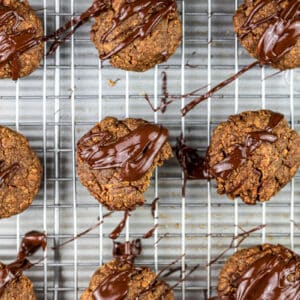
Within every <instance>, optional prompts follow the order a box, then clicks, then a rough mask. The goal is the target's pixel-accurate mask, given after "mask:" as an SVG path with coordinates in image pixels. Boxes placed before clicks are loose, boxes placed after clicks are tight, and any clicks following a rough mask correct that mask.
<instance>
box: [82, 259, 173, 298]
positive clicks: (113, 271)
mask: <svg viewBox="0 0 300 300" xmlns="http://www.w3.org/2000/svg"><path fill="white" fill-rule="evenodd" d="M94 299H124V300H136V299H139V300H160V299H164V300H173V299H174V295H173V290H172V289H171V288H170V286H169V285H168V284H167V283H165V282H164V281H161V280H158V279H157V276H156V274H155V273H153V272H152V271H151V270H150V269H149V268H148V267H135V266H134V265H133V264H132V263H130V262H128V261H120V260H112V261H111V262H109V263H107V264H105V265H103V266H102V267H100V268H99V269H98V270H97V271H96V272H95V273H94V275H93V276H92V278H91V281H90V284H89V287H88V288H87V289H86V290H85V291H84V293H83V294H82V296H81V297H80V300H94Z"/></svg>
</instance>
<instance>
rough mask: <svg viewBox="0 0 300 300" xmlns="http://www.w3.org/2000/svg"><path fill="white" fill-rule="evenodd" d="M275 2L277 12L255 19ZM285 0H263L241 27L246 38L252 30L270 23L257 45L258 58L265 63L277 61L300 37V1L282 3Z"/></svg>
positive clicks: (243, 36)
mask: <svg viewBox="0 0 300 300" xmlns="http://www.w3.org/2000/svg"><path fill="white" fill-rule="evenodd" d="M271 2H275V3H276V5H277V7H276V12H275V13H272V14H270V15H269V16H267V17H264V18H262V19H260V20H258V21H255V22H254V21H253V19H254V18H255V16H256V15H257V13H258V12H259V11H260V10H261V9H263V8H264V7H265V6H266V5H267V4H269V3H271ZM282 2H284V1H283V0H275V1H271V0H261V1H259V2H258V3H257V4H256V5H255V6H254V8H253V9H252V11H251V13H250V15H249V16H248V17H247V19H246V21H245V23H244V24H243V26H242V27H241V29H242V31H243V33H242V34H241V35H240V38H241V39H243V38H245V37H246V36H247V35H248V34H249V33H250V32H252V31H253V30H254V29H256V28H257V27H259V26H260V25H262V24H264V23H267V22H268V23H270V25H269V26H268V27H267V29H266V30H265V32H264V33H263V35H262V36H261V38H260V40H259V42H258V45H257V58H258V59H259V61H260V62H261V63H263V64H269V63H276V62H278V61H279V60H280V59H281V58H282V57H283V56H284V55H286V54H287V53H288V52H289V51H290V50H291V49H292V48H293V47H295V45H296V43H297V41H298V39H299V37H300V2H299V1H298V0H290V1H288V3H287V4H286V5H284V6H283V5H282Z"/></svg>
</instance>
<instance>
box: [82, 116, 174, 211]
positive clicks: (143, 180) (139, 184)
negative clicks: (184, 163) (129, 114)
mask: <svg viewBox="0 0 300 300" xmlns="http://www.w3.org/2000/svg"><path fill="white" fill-rule="evenodd" d="M167 138H168V130H167V129H165V128H163V127H161V126H158V125H154V124H150V123H148V122H146V121H144V120H141V119H125V120H122V121H121V120H117V119H116V118H112V117H107V118H105V119H104V120H102V121H101V122H100V123H98V124H96V125H95V126H94V127H93V128H92V129H91V130H90V131H89V132H88V133H87V134H86V135H84V136H83V137H82V138H81V139H80V140H79V142H78V144H77V166H78V175H79V178H80V181H81V182H82V184H83V185H84V186H85V187H86V188H87V189H88V190H89V191H90V193H91V194H92V195H93V196H94V197H95V198H96V199H97V200H98V201H99V202H101V203H102V204H104V205H105V206H107V207H108V209H110V210H133V209H135V207H136V206H137V205H142V204H143V203H144V196H143V193H144V192H145V191H146V190H147V188H148V187H149V184H150V179H151V176H152V172H153V170H154V169H155V167H156V166H162V164H163V162H164V160H167V159H169V158H170V157H171V156H172V149H171V147H170V145H169V143H168V142H167Z"/></svg>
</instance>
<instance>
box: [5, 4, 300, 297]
mask: <svg viewBox="0 0 300 300" xmlns="http://www.w3.org/2000/svg"><path fill="white" fill-rule="evenodd" d="M30 2H31V5H32V6H33V7H34V8H35V9H36V10H37V13H38V14H39V15H40V17H41V18H42V19H43V22H44V27H45V28H46V32H48V33H50V32H52V31H53V30H54V29H55V28H58V27H59V26H60V25H61V24H64V23H65V22H66V21H67V20H69V19H70V17H71V16H73V15H79V14H80V13H81V12H82V11H83V10H84V9H86V8H87V7H88V6H89V5H90V3H88V2H89V1H79V0H74V1H73V0H70V1H68V0H66V1H59V0H55V1H54V0H43V1H38V0H31V1H30ZM178 6H179V9H180V12H181V17H182V21H183V32H184V34H183V41H182V45H181V47H180V48H179V49H178V51H177V52H176V54H175V55H174V56H173V57H172V58H171V59H170V60H169V61H168V62H166V63H164V64H162V65H160V66H157V67H156V68H154V69H152V70H150V71H148V72H145V73H128V72H124V71H120V70H116V69H113V68H112V67H111V66H110V65H109V63H108V62H104V63H103V65H102V66H101V64H100V63H99V61H98V59H97V51H96V50H95V48H94V47H93V45H92V43H91V42H90V39H89V30H90V25H91V23H88V24H86V25H85V26H83V27H82V28H80V29H79V31H78V32H77V33H76V35H75V36H74V37H72V38H71V40H69V41H68V42H66V43H65V44H64V45H63V46H62V47H60V49H58V51H57V52H56V54H55V55H53V56H51V57H48V58H47V59H46V60H44V62H43V64H42V65H41V66H40V68H39V69H38V70H37V71H36V72H35V73H33V74H32V75H31V76H30V77H28V78H25V79H22V80H19V81H18V82H16V83H15V82H12V81H8V80H2V81H0V91H1V92H0V105H1V110H0V116H1V124H3V125H6V126H9V127H11V128H14V129H16V130H19V131H20V132H22V133H23V134H24V135H25V136H27V137H28V139H29V140H30V142H31V144H32V146H33V147H34V149H35V150H36V152H37V153H38V155H39V157H40V159H41V161H42V162H43V165H44V181H43V183H42V186H41V190H40V193H39V195H38V197H37V198H36V199H35V201H34V202H33V204H32V206H31V207H30V208H29V209H28V210H26V211H25V212H24V213H23V214H21V215H19V216H16V217H12V218H10V219H4V220H1V227H0V240H1V247H0V257H1V260H2V261H4V262H9V261H11V260H13V259H14V257H15V253H16V252H17V248H18V245H19V242H20V237H21V236H22V235H23V234H25V233H26V232H27V231H29V230H32V229H37V230H45V231H46V232H47V233H48V237H49V244H50V245H51V244H53V243H55V242H56V243H60V242H62V241H64V240H65V239H67V238H70V237H72V236H74V235H75V234H76V233H78V232H80V231H82V230H84V229H86V228H87V227H89V226H90V225H93V224H94V223H96V222H97V218H98V217H100V219H101V218H102V216H103V214H104V213H105V209H103V208H102V207H101V206H99V205H98V203H97V202H96V201H95V200H94V199H93V198H92V197H91V196H89V194H88V192H87V191H86V190H85V189H84V188H83V187H82V185H81V184H80V182H79V180H78V178H77V175H76V166H75V150H76V141H77V140H78V139H79V138H80V137H81V136H82V135H83V134H84V133H85V132H86V131H87V130H88V129H89V128H90V127H92V126H93V125H94V123H96V122H97V121H98V120H100V119H102V118H103V117H104V116H107V115H113V116H115V117H118V118H124V117H141V118H144V119H146V120H149V121H154V122H158V123H161V124H163V125H165V126H166V127H168V128H169V131H170V140H171V143H172V144H173V145H174V144H175V139H176V137H177V136H179V134H180V132H183V133H184V135H185V137H186V139H187V143H188V144H189V145H191V146H195V147H199V149H200V150H201V151H203V153H204V152H205V149H206V147H207V145H208V144H209V141H210V135H211V132H212V130H213V129H214V128H215V126H216V125H217V124H218V123H219V122H220V121H222V120H225V119H226V118H227V117H228V115H230V114H233V113H237V112H241V111H244V110H250V109H259V108H268V109H273V110H277V111H280V112H282V113H284V114H285V117H286V118H287V120H288V121H289V122H290V124H291V126H292V127H293V128H295V129H296V130H298V131H300V128H299V120H300V115H299V114H300V107H299V106H300V101H299V96H300V94H299V92H300V88H299V83H298V82H299V78H300V73H299V71H297V70H294V71H289V72H284V73H280V74H278V75H273V74H274V73H275V72H276V71H275V70H273V69H271V68H262V69H260V68H259V67H257V68H256V69H253V70H251V71H249V72H248V73H247V74H245V75H244V76H243V77H242V78H241V79H240V80H237V81H235V82H234V83H233V84H231V85H230V86H229V87H227V88H224V89H223V90H222V91H220V92H219V93H218V94H216V95H214V96H213V98H212V99H210V100H209V101H207V102H205V103H202V104H201V105H199V106H198V107H197V108H196V109H194V110H193V111H192V112H191V113H190V114H189V115H187V117H186V118H181V115H180V114H179V110H180V108H181V107H182V106H183V105H184V103H185V101H187V100H182V101H181V100H179V101H178V102H176V103H173V104H172V105H171V106H170V107H169V108H168V110H167V112H166V113H165V114H164V115H162V114H161V113H153V112H152V111H151V110H150V108H149V107H148V105H147V104H146V102H145V101H144V100H143V96H142V95H143V94H144V93H145V92H146V93H148V94H149V95H150V97H151V99H152V100H153V103H154V104H158V103H159V99H160V94H161V84H162V82H161V72H162V71H166V73H167V76H168V89H169V92H170V93H172V94H184V93H185V92H188V91H191V90H194V89H196V88H198V87H200V86H205V85H207V84H208V85H209V86H213V85H215V84H216V83H218V82H219V81H221V80H223V79H225V78H226V77H227V76H228V75H231V74H233V73H235V72H237V71H238V70H239V69H240V68H241V67H242V66H245V65H247V64H248V63H250V62H251V59H250V58H249V56H248V54H247V53H246V52H245V51H244V50H243V49H242V48H241V47H240V46H239V44H238V42H237V39H236V38H235V35H234V33H233V30H232V15H233V12H234V10H235V8H236V7H237V6H238V1H237V0H236V1H232V0H223V1H217V0H208V1H205V0H186V1H178ZM47 46H48V45H46V47H47ZM271 75H272V76H271ZM270 76H271V77H270ZM109 80H112V81H117V82H116V84H115V86H111V85H110V84H109ZM181 184H182V174H181V170H180V168H179V166H178V164H177V163H176V160H175V159H171V160H170V161H169V162H167V163H166V164H165V165H164V167H162V168H160V169H159V170H156V172H155V174H154V178H153V180H152V182H151V187H150V188H149V190H148V191H147V192H146V194H145V198H146V200H147V203H146V205H145V207H143V208H139V209H137V211H135V212H133V213H132V216H131V218H130V220H129V222H128V224H127V226H126V231H124V233H123V234H122V235H121V237H120V240H125V239H129V238H130V239H133V238H137V237H140V236H142V235H143V234H144V233H145V232H146V231H148V230H149V229H150V228H151V227H153V225H154V224H156V223H159V224H160V227H159V228H158V230H157V231H156V233H155V236H154V237H153V238H152V239H150V240H147V241H144V243H143V244H144V251H143V254H142V256H141V257H140V258H139V259H138V260H137V263H138V264H144V265H148V266H150V267H151V268H153V269H154V270H155V271H159V270H160V269H162V268H163V267H164V266H166V265H168V264H169V263H170V262H172V261H173V260H174V259H176V258H178V257H179V256H180V255H181V254H183V253H185V256H184V257H183V258H182V261H181V266H182V271H183V273H184V271H188V270H189V269H190V268H191V267H192V266H194V265H195V264H198V263H200V264H205V263H207V262H208V261H210V260H211V259H212V258H213V257H215V256H216V255H218V254H219V253H220V252H221V251H222V250H224V249H225V248H226V247H227V246H228V244H229V243H230V241H231V237H232V235H233V234H237V233H238V231H239V227H238V226H241V227H243V228H245V229H249V228H252V227H255V226H257V225H260V224H267V227H266V228H265V229H264V230H262V231H261V232H256V233H255V234H253V235H252V236H251V237H250V238H248V239H247V240H246V241H245V243H244V246H250V245H255V244H258V243H261V242H271V243H281V244H284V245H286V246H288V247H291V248H293V249H294V250H295V251H298V252H299V251H300V240H299V235H300V228H299V226H298V225H297V219H298V220H299V217H300V205H299V198H300V179H299V173H298V175H297V176H296V177H295V179H294V180H293V181H292V182H291V183H290V184H288V185H287V186H286V187H285V188H284V189H283V190H282V191H281V192H280V193H279V194H278V195H277V196H275V197H274V198H273V199H272V201H271V202H268V203H266V204H262V205H256V206H245V205H244V204H243V203H241V201H238V200H237V201H230V200H228V199H227V198H226V197H224V196H219V195H217V193H216V190H215V183H214V182H211V183H207V182H206V181H192V182H189V183H188V186H187V193H186V197H185V198H182V196H181V195H182V194H181ZM158 196H159V197H160V202H159V203H158V209H157V211H156V218H155V219H154V220H153V219H152V217H151V214H150V204H151V202H152V200H153V199H154V198H155V197H158ZM121 217H122V214H121V213H115V214H113V216H111V217H110V218H107V219H105V223H104V225H103V226H102V227H100V228H99V229H96V230H94V231H93V232H91V233H90V234H88V235H86V236H84V237H82V238H80V239H79V240H77V241H75V242H74V243H73V244H70V245H68V246H66V247H65V248H62V249H60V250H59V251H58V250H57V251H55V252H53V251H52V250H48V253H47V259H46V260H45V261H44V262H42V263H40V264H39V265H38V266H37V267H35V268H34V269H32V270H30V271H29V272H27V275H28V276H29V277H30V278H31V279H32V281H33V283H34V286H35V289H36V291H37V296H38V299H78V298H79V297H80V295H81V293H82V291H83V290H84V289H85V288H86V287H87V285H88V282H89V279H90V277H91V275H92V274H93V272H94V271H95V270H96V268H97V267H98V266H99V265H101V264H102V263H103V262H107V261H108V260H109V259H110V258H111V245H112V243H111V241H110V240H109V239H108V234H109V233H110V232H111V230H112V229H113V228H114V226H115V225H116V224H117V222H118V221H119V220H120V219H121ZM293 221H295V222H296V223H295V222H293ZM299 222H300V221H299ZM165 233H168V236H167V237H165V238H163V239H162V240H161V241H160V242H159V243H158V244H155V242H156V241H157V240H158V239H159V238H160V236H162V235H164V234H165ZM230 254H232V252H231V253H228V254H227V255H230ZM224 261H225V258H222V259H220V260H219V261H218V262H217V263H215V264H213V265H211V266H210V267H208V268H199V269H198V270H197V271H195V272H194V273H193V274H192V275H191V276H189V277H188V279H187V280H186V281H185V282H184V283H182V284H181V285H179V286H178V287H177V288H176V290H175V294H176V299H189V300H193V299H195V300H196V299H197V300H199V299H206V295H214V294H215V287H216V283H217V276H218V272H219V271H220V268H221V267H222V265H223V263H224ZM177 280H178V275H176V274H173V275H172V276H171V277H170V278H169V279H168V281H169V282H170V284H174V283H176V282H177Z"/></svg>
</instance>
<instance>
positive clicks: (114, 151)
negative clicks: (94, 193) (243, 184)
mask: <svg viewBox="0 0 300 300" xmlns="http://www.w3.org/2000/svg"><path fill="white" fill-rule="evenodd" d="M103 134H104V136H107V134H105V133H103ZM167 138H168V130H167V129H166V128H163V127H161V126H157V125H153V124H145V125H143V126H140V127H139V128H137V129H135V130H133V131H131V132H130V133H129V134H127V135H125V136H123V137H122V138H120V139H119V140H118V141H117V142H114V143H110V144H108V145H104V144H106V141H108V140H109V139H110V138H109V136H107V139H106V141H103V140H101V139H100V141H99V142H96V143H93V144H92V145H90V144H89V145H87V144H85V141H86V140H87V139H89V140H90V141H91V140H92V134H91V135H90V136H89V134H88V135H86V136H85V137H84V139H83V140H80V141H79V143H78V152H79V155H80V157H81V159H82V160H84V161H86V162H87V163H88V164H89V165H90V166H91V168H92V169H94V170H101V169H109V168H121V172H120V180H123V181H136V180H138V179H140V178H141V177H142V176H144V175H145V174H146V173H147V171H148V170H149V169H150V168H151V166H152V165H153V162H154V159H155V157H156V156H157V154H158V152H159V151H160V150H161V148H162V147H163V145H164V144H165V143H166V141H167Z"/></svg>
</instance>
